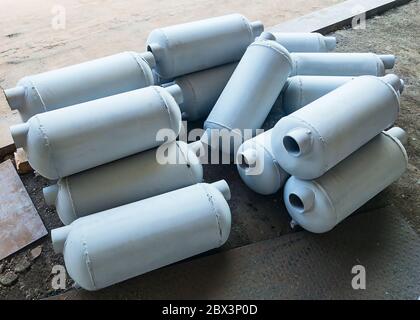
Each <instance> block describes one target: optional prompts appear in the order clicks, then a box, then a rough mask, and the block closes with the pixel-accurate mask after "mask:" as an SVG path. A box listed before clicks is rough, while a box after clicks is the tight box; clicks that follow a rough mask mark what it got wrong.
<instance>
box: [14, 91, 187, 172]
mask: <svg viewBox="0 0 420 320" xmlns="http://www.w3.org/2000/svg"><path fill="white" fill-rule="evenodd" d="M181 126H182V123H181V112H180V110H179V106H178V104H177V103H176V101H175V99H174V98H173V97H172V95H171V94H169V93H168V91H166V90H165V89H164V88H161V87H157V86H150V87H147V88H143V89H138V90H133V91H129V92H125V93H121V94H118V95H114V96H110V97H105V98H102V99H97V100H93V101H89V102H85V103H82V104H78V105H74V106H70V107H67V108H62V109H57V110H53V111H49V112H45V113H41V114H38V115H35V116H33V117H32V118H30V119H29V120H28V122H27V123H26V124H24V125H18V126H12V127H11V132H12V137H13V139H14V141H15V143H16V145H17V146H18V147H20V146H22V147H23V149H24V150H25V151H26V154H27V155H28V160H29V163H30V164H31V166H32V168H34V169H35V170H36V171H38V172H39V173H40V174H41V175H42V176H44V177H46V178H48V179H58V178H63V177H67V176H69V175H72V174H75V173H78V172H81V171H84V170H88V169H91V168H94V167H97V166H99V165H102V164H105V163H109V162H112V161H115V160H118V159H121V158H124V157H127V156H130V155H133V154H136V153H139V152H142V151H145V150H148V149H152V148H155V147H157V146H159V145H161V144H162V143H163V142H166V141H163V139H164V138H162V140H159V139H157V135H158V132H159V131H160V130H161V129H169V130H171V132H172V133H173V134H172V135H171V137H170V139H175V137H176V136H177V135H178V134H179V132H180V130H181ZM174 136H175V137H174Z"/></svg>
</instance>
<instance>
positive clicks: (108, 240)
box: [51, 180, 231, 290]
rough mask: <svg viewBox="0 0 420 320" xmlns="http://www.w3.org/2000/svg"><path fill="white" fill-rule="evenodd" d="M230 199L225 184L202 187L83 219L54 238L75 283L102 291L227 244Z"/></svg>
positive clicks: (56, 231)
mask: <svg viewBox="0 0 420 320" xmlns="http://www.w3.org/2000/svg"><path fill="white" fill-rule="evenodd" d="M229 199H230V190H229V186H228V185H227V183H226V182H225V181H224V180H220V181H218V182H215V183H212V184H207V183H198V184H195V185H193V186H189V187H186V188H182V189H178V190H175V191H172V192H168V193H165V194H162V195H158V196H156V197H152V198H148V199H145V200H141V201H137V202H133V203H131V204H127V205H125V206H120V207H117V208H114V209H111V210H108V211H103V212H100V213H97V214H93V215H90V216H87V217H83V218H80V219H78V220H76V221H74V222H73V223H72V224H70V225H68V226H65V227H62V228H58V229H54V230H52V232H51V238H52V242H53V246H54V249H55V251H56V252H61V253H63V255H64V261H65V264H66V270H67V272H68V273H69V275H70V276H71V277H72V279H73V280H74V281H75V282H76V283H77V284H78V285H80V286H81V287H82V288H84V289H86V290H98V289H101V288H104V287H107V286H110V285H112V284H114V283H117V282H121V281H124V280H126V279H129V278H132V277H134V276H137V275H140V274H143V273H146V272H149V271H151V270H154V269H157V268H160V267H163V266H165V265H168V264H171V263H174V262H177V261H180V260H183V259H185V258H188V257H191V256H194V255H197V254H199V253H202V252H204V251H208V250H210V249H214V248H217V247H220V246H221V245H223V244H224V243H225V242H226V240H227V238H228V237H229V233H230V228H231V213H230V209H229V205H228V204H227V202H226V200H229Z"/></svg>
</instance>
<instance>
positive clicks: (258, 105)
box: [203, 33, 292, 154]
mask: <svg viewBox="0 0 420 320" xmlns="http://www.w3.org/2000/svg"><path fill="white" fill-rule="evenodd" d="M264 37H267V38H268V39H264ZM264 37H261V38H259V39H257V40H256V41H255V42H254V43H253V44H252V45H250V46H249V47H248V49H247V51H246V52H245V54H244V56H243V57H242V59H241V61H240V62H239V64H238V66H237V67H236V69H235V71H234V73H233V75H232V76H231V78H230V79H229V82H228V83H227V85H226V87H225V89H224V90H223V92H222V94H221V95H220V97H219V99H218V100H217V102H216V104H215V106H214V107H213V109H212V111H211V112H210V114H209V116H208V117H207V119H206V121H205V122H204V129H205V130H208V132H209V130H211V129H219V130H220V129H226V130H227V131H228V132H229V134H233V135H234V136H238V137H239V139H240V140H242V136H241V134H242V130H244V129H252V130H256V129H259V128H261V126H262V124H263V122H264V120H265V118H266V117H267V115H268V113H269V112H270V110H271V108H272V106H273V104H274V102H275V101H276V99H277V97H278V95H279V94H280V92H281V89H282V88H283V85H284V83H285V82H286V80H287V77H288V75H289V73H290V71H291V67H292V62H291V59H290V55H289V53H288V51H287V50H286V49H285V48H284V47H283V46H281V45H280V44H278V43H277V42H276V41H273V40H269V39H270V37H271V38H274V36H273V35H271V34H269V33H265V34H264ZM256 61H258V62H259V63H255V62H256ZM236 129H238V130H239V131H240V132H239V133H238V132H236V131H233V130H236ZM203 142H205V143H210V144H211V143H212V142H211V141H209V140H207V141H206V140H205V138H204V140H203ZM238 147H239V146H238ZM233 149H234V148H233V147H232V148H231V150H230V152H231V153H233V154H235V153H236V150H233Z"/></svg>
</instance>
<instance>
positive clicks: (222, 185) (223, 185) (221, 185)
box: [211, 180, 231, 200]
mask: <svg viewBox="0 0 420 320" xmlns="http://www.w3.org/2000/svg"><path fill="white" fill-rule="evenodd" d="M211 185H212V186H213V187H215V188H216V189H217V190H219V191H220V193H221V194H222V195H223V197H224V198H225V199H226V200H230V198H231V194H230V188H229V185H228V184H227V182H226V180H219V181H216V182H213V183H212V184H211Z"/></svg>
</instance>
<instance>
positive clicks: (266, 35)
mask: <svg viewBox="0 0 420 320" xmlns="http://www.w3.org/2000/svg"><path fill="white" fill-rule="evenodd" d="M258 39H260V40H272V41H276V36H275V35H274V34H273V33H271V32H263V33H262V34H261V35H260V36H259V38H258Z"/></svg>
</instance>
